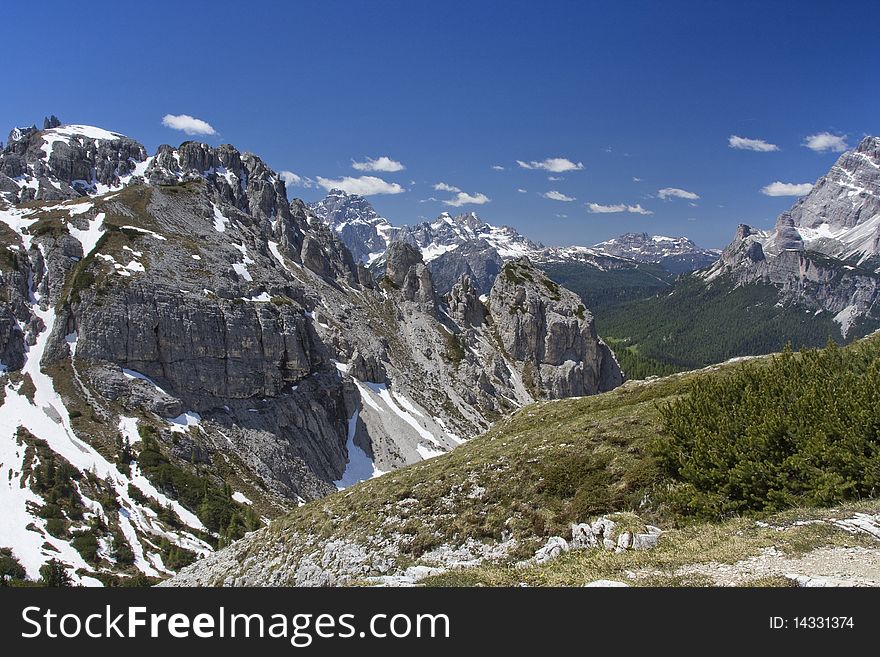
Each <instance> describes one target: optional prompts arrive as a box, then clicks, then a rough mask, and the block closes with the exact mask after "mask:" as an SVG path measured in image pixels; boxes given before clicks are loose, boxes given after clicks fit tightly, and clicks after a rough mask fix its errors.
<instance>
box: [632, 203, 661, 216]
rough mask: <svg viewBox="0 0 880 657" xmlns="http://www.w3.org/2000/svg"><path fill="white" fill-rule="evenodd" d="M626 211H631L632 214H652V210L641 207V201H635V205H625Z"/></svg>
mask: <svg viewBox="0 0 880 657" xmlns="http://www.w3.org/2000/svg"><path fill="white" fill-rule="evenodd" d="M626 211H627V212H632V213H633V214H654V212H653V210H646V209H645V208H643V207H642V204H641V203H636V204H635V205H627V206H626Z"/></svg>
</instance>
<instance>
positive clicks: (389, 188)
mask: <svg viewBox="0 0 880 657" xmlns="http://www.w3.org/2000/svg"><path fill="white" fill-rule="evenodd" d="M318 184H319V185H320V186H321V187H323V188H324V189H327V190H330V189H341V190H342V191H343V192H345V193H346V194H360V195H361V196H372V195H374V194H402V193H403V192H405V191H406V190H405V189H404V188H403V187H401V186H400V185H398V184H397V183H390V182H388V181H386V180H382V179H381V178H376V177H375V176H361V177H360V178H352V177H351V176H343V177H342V178H338V179H335V180H334V179H331V178H322V177H321V176H318Z"/></svg>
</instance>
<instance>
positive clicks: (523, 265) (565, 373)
mask: <svg viewBox="0 0 880 657" xmlns="http://www.w3.org/2000/svg"><path fill="white" fill-rule="evenodd" d="M489 307H490V309H491V312H492V318H493V321H494V322H495V326H496V329H497V332H498V335H499V337H500V339H501V341H502V344H503V345H504V349H505V350H506V352H507V353H508V354H510V356H511V358H513V359H514V360H515V361H518V362H520V363H522V368H523V369H522V372H523V383H524V385H525V386H526V388H527V389H528V388H532V387H536V388H537V389H540V390H548V391H550V392H551V396H554V397H568V396H579V395H589V394H595V393H596V392H601V391H604V390H610V389H612V388H614V387H616V386H618V385H620V384H621V383H622V382H623V373H622V372H621V370H620V367H619V366H618V364H617V361H616V360H615V358H614V355H613V353H612V352H611V350H610V349H609V348H608V347H607V346H606V345H605V343H604V342H602V341H601V340H600V339H599V336H598V335H597V334H596V327H595V324H594V322H593V316H592V315H591V314H590V312H589V311H588V310H587V309H586V307H585V306H584V305H583V302H582V301H581V300H580V298H579V297H578V296H577V295H576V294H574V293H573V292H571V291H570V290H567V289H565V288H562V287H560V286H559V285H557V284H556V283H554V282H553V281H552V280H550V279H549V278H548V277H547V276H546V275H545V274H544V273H543V272H542V271H541V270H539V269H537V268H536V267H535V266H534V265H532V263H531V262H530V261H529V259H528V258H525V257H523V258H519V259H517V260H514V261H512V262H508V263H507V264H505V265H504V267H503V269H502V270H501V274H499V276H498V277H497V278H496V280H495V284H494V285H493V286H492V290H491V292H490V294H489Z"/></svg>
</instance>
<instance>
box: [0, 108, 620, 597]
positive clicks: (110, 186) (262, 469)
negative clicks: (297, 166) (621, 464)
mask: <svg viewBox="0 0 880 657" xmlns="http://www.w3.org/2000/svg"><path fill="white" fill-rule="evenodd" d="M59 135H61V136H62V137H63V138H62V137H59ZM50 140H54V141H51V150H50V151H49V153H48V159H47V158H46V157H40V154H39V153H38V151H40V152H42V153H43V155H44V156H46V155H47V153H46V152H45V151H43V149H42V146H45V145H46V144H48V143H49V141H50ZM10 149H11V150H10ZM19 152H21V153H22V155H19V154H18V153H19ZM56 154H57V157H56ZM15 158H24V161H25V162H26V166H27V167H28V168H27V171H26V173H23V174H21V175H20V176H16V177H9V176H7V178H8V180H11V181H12V183H13V184H14V185H15V190H12V191H11V192H10V193H9V194H7V196H6V198H7V201H10V200H11V201H14V202H18V201H20V200H22V198H34V199H37V200H38V201H40V202H36V203H28V204H25V205H18V204H16V203H10V202H7V201H2V202H0V220H2V223H0V238H2V240H3V244H2V245H0V246H3V247H5V248H3V249H2V252H3V253H6V254H7V255H6V256H4V257H3V258H2V259H0V283H2V288H0V292H2V295H0V360H2V366H3V370H4V372H5V374H4V375H3V376H4V379H5V384H6V385H5V388H4V391H3V395H2V397H0V419H2V422H0V427H4V428H3V429H2V431H0V448H2V450H3V451H2V462H3V463H4V465H8V466H9V467H10V468H11V470H12V471H13V474H14V476H13V477H12V478H10V479H9V481H8V482H6V483H5V484H4V485H3V486H0V504H3V506H4V508H8V509H10V514H11V516H10V517H13V516H14V519H13V521H12V523H13V524H14V525H15V526H16V527H19V528H20V529H21V533H20V535H17V538H16V545H15V546H14V547H15V548H16V550H18V551H24V552H25V553H26V554H27V557H26V561H27V564H26V565H27V569H28V572H29V573H31V574H32V575H35V574H36V570H38V568H39V566H40V564H42V563H43V562H45V561H46V560H47V559H48V558H49V557H50V556H53V555H55V556H57V555H58V554H61V557H62V560H64V561H65V562H66V563H69V564H70V565H72V566H74V567H75V568H77V569H78V575H77V581H82V582H84V583H95V578H96V577H97V574H98V572H99V570H100V569H104V570H105V571H106V572H107V573H116V574H119V575H121V576H125V575H128V574H131V573H133V572H135V571H140V572H141V573H145V574H147V575H150V576H163V575H164V574H167V573H168V572H171V571H173V570H176V568H177V567H179V565H180V563H182V561H186V559H189V558H194V555H196V554H204V553H206V552H207V551H210V550H211V549H212V548H213V547H216V546H217V545H218V544H223V543H224V542H226V541H229V540H232V539H234V538H236V537H238V536H240V535H241V534H242V533H243V532H244V531H247V530H248V529H253V528H255V527H257V526H259V524H260V523H261V521H260V517H261V516H272V515H275V514H276V513H278V512H279V511H280V510H282V509H285V508H288V507H289V506H290V505H292V504H297V503H299V502H302V501H305V500H312V499H316V498H318V497H321V496H323V495H325V494H327V493H328V492H331V491H333V490H336V488H337V487H340V486H347V485H350V484H351V483H354V482H356V481H358V480H361V479H364V478H368V477H370V476H375V475H377V474H380V473H382V472H386V471H388V470H391V469H394V468H396V467H400V466H402V465H405V464H409V463H414V462H417V461H419V460H422V459H424V458H429V457H431V456H433V455H436V454H440V453H443V452H445V451H448V450H450V449H452V448H453V447H455V446H456V445H457V444H459V443H460V442H461V441H462V440H465V439H467V438H469V437H471V436H473V435H475V434H477V433H479V432H481V431H483V430H485V429H486V428H487V427H488V426H489V425H490V424H491V422H492V421H493V420H495V419H496V418H499V417H501V416H502V415H503V414H505V413H507V412H508V411H510V410H512V409H514V408H516V407H518V406H520V405H522V404H526V403H529V402H531V401H533V400H534V399H536V398H546V397H560V396H567V395H575V394H576V395H580V394H591V393H593V392H597V391H599V390H603V389H606V388H607V387H609V386H611V385H613V381H614V380H616V379H615V378H614V373H613V371H611V370H613V369H614V368H613V367H612V365H611V363H612V362H613V359H611V358H610V357H609V356H607V355H606V354H605V353H604V351H603V346H604V345H601V342H600V341H598V339H597V338H596V336H595V331H594V329H593V328H592V322H591V321H589V319H588V318H589V315H588V313H586V311H585V310H584V311H583V312H581V311H580V310H579V309H578V308H575V307H574V306H572V302H571V300H570V299H569V298H568V297H569V296H570V295H568V294H566V293H564V291H562V292H560V291H559V290H556V291H553V290H550V289H549V288H548V289H545V290H544V295H545V297H548V298H546V299H544V300H543V301H542V299H541V294H542V291H541V288H540V287H534V288H529V289H528V290H527V297H528V300H529V302H528V308H529V312H530V313H532V314H531V316H530V317H529V318H525V317H524V318H523V321H522V323H521V325H518V326H512V325H510V322H509V320H508V317H507V316H508V315H509V314H510V310H509V308H512V307H513V305H515V302H513V301H511V300H510V299H512V298H513V296H515V295H516V294H517V292H516V290H515V289H514V287H510V286H507V287H505V288H504V289H500V288H499V290H498V292H497V293H495V292H493V295H494V298H495V299H496V302H497V305H498V309H499V310H497V311H496V310H491V311H490V310H489V309H487V308H486V307H485V306H484V305H483V304H482V302H481V301H480V300H479V297H478V295H477V289H476V287H475V286H474V284H473V282H472V281H471V279H469V278H467V277H464V278H462V279H461V280H459V281H458V282H457V284H456V285H455V286H453V289H452V290H451V292H450V294H449V295H448V296H447V295H444V294H441V293H439V292H438V291H437V289H436V285H435V282H434V279H433V276H432V273H431V271H430V269H429V267H428V266H427V265H426V263H425V261H424V258H423V256H422V253H421V252H420V251H419V250H418V249H417V248H414V247H413V246H411V245H410V244H408V243H405V242H396V243H394V244H392V245H391V248H389V249H388V252H387V254H386V257H385V260H384V264H385V271H384V275H382V276H381V277H380V279H379V280H378V281H376V280H375V279H374V277H373V276H372V275H371V274H370V273H369V272H367V270H366V269H365V268H364V267H363V265H362V264H360V263H356V262H355V259H354V258H353V257H352V255H351V253H350V252H349V250H348V249H347V248H346V247H345V246H344V245H343V244H342V242H341V241H340V238H339V236H338V235H337V233H335V232H334V231H333V230H331V228H330V227H329V226H328V225H327V224H326V223H325V222H324V221H322V220H321V219H320V218H318V217H317V216H315V214H314V213H313V212H312V211H311V210H310V209H309V208H308V207H307V206H305V205H304V204H303V203H302V202H300V201H288V199H287V196H286V190H285V187H284V183H283V182H282V181H281V180H280V179H279V177H278V175H277V174H276V173H275V172H273V171H272V170H271V169H269V168H268V167H267V166H266V165H265V164H264V163H263V162H262V161H261V160H260V159H259V158H258V157H256V156H255V155H252V154H249V153H240V152H239V151H237V150H236V149H235V148H233V147H232V146H228V145H224V146H219V147H216V148H214V147H210V146H207V145H205V144H200V143H196V142H185V143H183V144H181V145H180V146H179V147H176V148H174V147H171V146H167V145H163V146H160V147H159V149H158V151H157V153H156V154H155V155H154V156H152V157H150V158H147V157H145V156H144V153H143V148H142V147H140V146H139V145H138V144H136V142H133V141H132V140H130V139H128V138H125V137H122V136H121V135H115V134H114V133H107V132H106V131H101V130H100V129H97V128H88V127H84V126H76V127H71V126H51V127H48V128H47V129H46V130H43V131H30V132H26V133H23V134H22V135H21V136H20V137H18V138H17V139H16V140H14V141H13V143H12V144H11V145H10V146H9V147H8V148H7V149H6V150H5V151H4V154H3V159H2V162H3V163H4V167H7V169H6V170H9V169H8V167H10V166H17V165H15V162H16V161H17V160H16V159H15ZM68 160H69V161H68ZM87 170H88V171H87ZM89 172H90V174H89V176H87V177H86V178H82V180H86V181H87V182H88V184H85V185H79V184H78V183H77V181H78V180H80V178H78V177H75V176H81V175H84V174H85V173H89ZM89 181H90V182H89ZM64 185H67V187H65V186H64ZM105 187H106V190H105ZM49 188H51V189H54V190H56V191H60V192H62V193H63V195H64V196H63V199H64V200H50V199H55V198H56V197H53V196H46V195H45V193H44V192H43V191H41V190H48V189H49ZM16 190H17V191H16ZM25 190H34V194H33V195H31V194H30V193H29V192H26V191H25ZM23 195H24V196H23ZM520 269H521V270H522V272H532V273H529V274H527V273H523V274H521V276H523V277H525V276H526V275H528V276H532V277H533V278H534V279H535V280H538V277H539V276H540V273H539V272H537V270H534V269H533V268H531V267H530V265H528V263H522V264H521V265H520ZM518 271H519V270H518ZM512 295H513V296H512ZM554 297H558V298H554ZM498 313H502V315H503V316H502V317H499V315H498ZM566 313H568V315H566ZM580 315H583V316H580ZM533 320H534V321H539V322H541V326H542V327H544V328H542V329H541V332H540V334H536V335H535V336H534V340H531V341H528V340H527V341H525V342H523V341H522V340H518V338H516V337H515V334H516V333H517V332H519V333H526V332H527V331H528V329H527V328H526V324H528V322H530V321H533ZM559 340H561V341H563V342H564V344H561V343H560V344H557V341H559ZM514 344H515V345H516V349H515V350H514V351H515V355H514V354H513V352H512V351H510V350H509V349H508V347H507V346H506V345H511V346H512V345H514ZM530 349H536V350H540V354H538V353H535V354H532V353H530ZM572 359H579V360H576V361H574V360H572ZM529 367H532V368H533V369H534V370H535V374H534V375H533V376H531V378H528V375H527V371H528V370H529ZM609 368H611V370H609ZM603 371H606V372H607V371H611V374H606V375H605V378H604V379H603V374H602V372H603ZM617 376H618V378H619V370H618V371H617ZM527 379H528V381H529V385H528V386H526V385H525V384H524V381H526V380H527ZM603 381H604V382H603ZM47 450H48V451H47ZM50 454H55V455H57V457H58V458H63V459H65V460H66V461H67V462H68V463H69V464H70V465H71V466H72V468H73V469H72V470H71V472H75V473H79V474H77V475H76V476H78V477H80V478H84V479H82V480H83V482H86V480H88V484H86V483H83V484H82V486H81V487H80V488H79V489H78V490H80V491H81V493H79V494H78V497H76V498H75V499H74V498H71V499H72V501H70V504H69V505H68V506H69V508H68V507H66V506H65V507H64V508H63V510H62V511H57V512H56V511H55V510H54V507H51V508H52V509H53V510H52V513H53V514H55V513H60V514H61V517H57V518H55V519H54V520H53V521H52V523H50V522H49V521H48V519H47V518H48V516H46V514H47V513H49V512H48V511H45V509H44V507H45V506H46V504H47V501H46V500H47V499H48V498H49V497H51V495H50V494H49V493H48V492H47V491H46V490H44V489H43V488H41V486H43V484H42V483H40V482H44V481H45V479H44V478H40V477H37V476H36V474H34V473H35V472H36V471H37V470H38V468H39V467H40V466H39V464H40V463H46V462H47V461H46V459H47V458H48V456H47V455H50ZM92 472H95V473H97V479H95V480H94V481H93V480H92V479H91V478H90V477H92V475H91V474H89V473H92ZM84 497H88V499H89V500H93V501H95V503H94V505H92V506H91V507H89V504H91V502H88V503H86V501H84V499H83V498H84ZM77 500H78V501H77ZM101 500H102V501H101ZM77 505H79V506H77ZM88 508H93V509H94V510H93V511H91V512H89V513H92V514H93V515H97V516H100V517H101V518H102V519H103V522H104V524H105V525H106V527H107V529H106V540H105V539H104V538H102V539H101V540H105V542H106V545H105V544H104V543H101V544H100V545H99V548H98V550H97V552H96V553H94V554H93V553H91V552H89V553H88V554H86V555H85V556H83V554H80V553H79V552H78V551H77V549H76V548H74V547H72V546H73V543H71V540H72V538H73V537H74V536H75V535H76V534H77V532H82V531H85V524H84V523H87V522H88V516H86V515H83V514H85V513H86V511H82V509H88ZM168 508H170V509H171V511H165V510H163V509H168ZM40 509H44V510H43V511H40ZM156 509H158V511H157V510H156ZM172 512H173V513H172ZM53 517H54V516H53ZM83 518H84V519H83ZM25 527H32V529H31V530H26V529H24V528H25ZM101 536H104V535H103V534H102V535H101ZM159 537H164V538H162V540H160V538H159ZM117 545H118V546H119V549H118V550H117V548H116V547H115V546H117ZM47 546H49V547H47ZM124 546H128V548H124ZM54 551H58V552H54ZM128 552H132V553H133V554H134V557H133V560H129V559H128V557H127V556H125V555H127V554H128ZM119 554H123V557H119ZM181 555H183V556H181ZM187 555H188V556H187ZM108 576H109V575H108ZM114 576H115V575H114Z"/></svg>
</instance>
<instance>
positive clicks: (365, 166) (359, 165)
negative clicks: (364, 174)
mask: <svg viewBox="0 0 880 657" xmlns="http://www.w3.org/2000/svg"><path fill="white" fill-rule="evenodd" d="M351 168H352V169H357V170H358V171H385V172H386V173H394V172H395V171H403V170H404V169H406V167H405V166H403V165H402V164H401V163H400V162H398V161H397V160H392V159H391V158H390V157H388V156H386V155H383V156H381V157H377V158H376V159H375V160H374V159H373V158H371V157H368V158H367V160H366V162H355V161H354V160H352V161H351Z"/></svg>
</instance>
